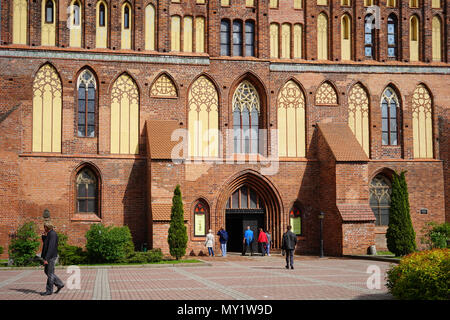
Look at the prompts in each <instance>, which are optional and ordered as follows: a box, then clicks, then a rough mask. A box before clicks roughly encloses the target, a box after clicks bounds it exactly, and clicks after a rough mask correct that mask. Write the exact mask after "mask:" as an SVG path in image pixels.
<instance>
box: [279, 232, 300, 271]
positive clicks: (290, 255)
mask: <svg viewBox="0 0 450 320" xmlns="http://www.w3.org/2000/svg"><path fill="white" fill-rule="evenodd" d="M296 244H297V236H296V235H295V234H294V233H293V232H292V231H291V226H287V231H286V232H285V233H284V234H283V240H282V242H281V249H282V250H284V251H285V252H286V269H289V264H290V265H291V269H294V249H295V245H296Z"/></svg>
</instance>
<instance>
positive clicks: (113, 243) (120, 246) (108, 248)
mask: <svg viewBox="0 0 450 320" xmlns="http://www.w3.org/2000/svg"><path fill="white" fill-rule="evenodd" d="M86 240H87V241H86V249H87V255H88V259H89V262H92V263H111V262H120V261H123V260H124V259H127V258H128V257H129V256H131V254H132V253H133V251H134V244H133V241H132V237H131V233H130V229H129V228H128V227H127V226H123V227H112V226H109V227H105V226H104V225H102V224H93V225H92V226H91V228H90V229H89V230H88V231H87V232H86Z"/></svg>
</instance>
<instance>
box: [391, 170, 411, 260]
mask: <svg viewBox="0 0 450 320" xmlns="http://www.w3.org/2000/svg"><path fill="white" fill-rule="evenodd" d="M409 210H410V209H409V196H408V186H407V184H406V178H405V171H403V172H401V173H400V175H398V174H397V173H396V172H394V175H393V179H392V193H391V208H390V210H389V225H388V229H387V231H386V242H387V247H388V249H389V251H390V252H392V253H393V254H395V255H396V256H397V257H398V256H404V255H407V254H410V253H412V252H414V251H415V250H416V233H415V232H414V228H413V226H412V222H411V215H410V212H409Z"/></svg>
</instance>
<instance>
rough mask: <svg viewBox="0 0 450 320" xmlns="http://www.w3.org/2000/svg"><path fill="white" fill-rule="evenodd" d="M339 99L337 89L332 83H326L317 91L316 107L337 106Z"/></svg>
mask: <svg viewBox="0 0 450 320" xmlns="http://www.w3.org/2000/svg"><path fill="white" fill-rule="evenodd" d="M337 104H338V97H337V93H336V89H335V88H334V87H333V86H332V85H331V83H330V82H328V81H325V82H324V83H322V85H321V86H320V87H319V89H317V92H316V105H337Z"/></svg>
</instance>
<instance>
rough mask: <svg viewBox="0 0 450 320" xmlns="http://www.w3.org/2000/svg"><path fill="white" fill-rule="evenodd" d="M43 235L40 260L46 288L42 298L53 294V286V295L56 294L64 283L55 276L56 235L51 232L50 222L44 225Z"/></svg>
mask: <svg viewBox="0 0 450 320" xmlns="http://www.w3.org/2000/svg"><path fill="white" fill-rule="evenodd" d="M44 231H45V232H44V234H43V235H42V242H43V244H44V245H43V247H42V254H41V258H42V259H43V260H44V272H45V274H46V275H47V286H46V290H45V292H42V293H41V295H42V296H49V295H51V294H52V293H53V285H55V286H56V288H57V289H56V291H55V293H58V292H59V291H60V290H61V289H62V288H63V287H64V283H63V282H62V281H61V279H59V278H58V277H57V276H56V274H55V262H56V258H57V256H58V235H57V234H56V232H55V230H53V225H52V224H51V223H50V222H45V223H44Z"/></svg>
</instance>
